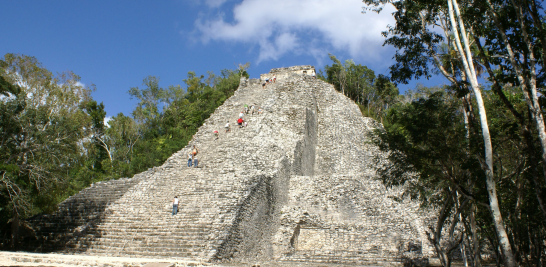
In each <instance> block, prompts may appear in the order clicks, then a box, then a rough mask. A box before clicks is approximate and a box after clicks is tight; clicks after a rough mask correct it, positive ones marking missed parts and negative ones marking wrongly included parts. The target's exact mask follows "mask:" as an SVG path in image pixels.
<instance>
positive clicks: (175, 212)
mask: <svg viewBox="0 0 546 267" xmlns="http://www.w3.org/2000/svg"><path fill="white" fill-rule="evenodd" d="M177 213H178V196H175V197H174V199H173V215H176V214H177Z"/></svg>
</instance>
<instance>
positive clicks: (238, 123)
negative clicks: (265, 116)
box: [237, 118, 245, 128]
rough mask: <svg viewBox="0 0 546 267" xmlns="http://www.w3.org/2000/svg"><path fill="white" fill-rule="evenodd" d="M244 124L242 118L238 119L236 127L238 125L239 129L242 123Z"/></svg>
mask: <svg viewBox="0 0 546 267" xmlns="http://www.w3.org/2000/svg"><path fill="white" fill-rule="evenodd" d="M244 122H245V121H244V120H243V118H239V119H238V120H237V125H239V128H243V123H244Z"/></svg>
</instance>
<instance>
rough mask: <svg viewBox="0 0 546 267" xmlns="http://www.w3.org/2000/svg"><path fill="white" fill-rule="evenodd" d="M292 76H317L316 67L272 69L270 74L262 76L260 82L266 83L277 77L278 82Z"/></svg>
mask: <svg viewBox="0 0 546 267" xmlns="http://www.w3.org/2000/svg"><path fill="white" fill-rule="evenodd" d="M292 74H297V75H307V76H316V72H315V67H314V66H311V65H304V66H293V67H287V68H276V69H272V70H271V71H270V72H269V73H265V74H261V75H260V80H261V81H262V82H265V80H266V79H271V78H273V77H276V78H277V80H279V79H281V80H282V79H286V78H288V77H289V76H290V75H292Z"/></svg>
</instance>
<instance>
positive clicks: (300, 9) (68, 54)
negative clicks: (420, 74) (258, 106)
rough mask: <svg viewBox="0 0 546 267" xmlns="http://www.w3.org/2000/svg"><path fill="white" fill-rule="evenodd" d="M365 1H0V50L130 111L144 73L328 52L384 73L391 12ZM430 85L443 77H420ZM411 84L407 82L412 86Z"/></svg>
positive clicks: (115, 109) (324, 58) (178, 75)
mask: <svg viewBox="0 0 546 267" xmlns="http://www.w3.org/2000/svg"><path fill="white" fill-rule="evenodd" d="M362 5H363V4H362V3H361V1H359V0H299V1H294V0H161V1H140V0H113V1H105V0H94V1H90V0H89V1H88V0H85V1H73V0H71V1H67V0H54V1H53V0H52V1H38V0H32V1H31V0H18V1H0V24H1V25H2V26H3V27H2V38H1V40H0V54H1V56H3V55H4V54H6V53H18V54H25V55H30V56H34V57H36V58H37V59H38V60H39V61H40V62H42V64H43V65H44V66H45V67H46V68H48V69H49V70H51V71H53V72H62V71H66V70H71V71H73V72H74V73H76V74H78V75H79V76H80V77H81V81H82V83H84V84H86V85H89V84H91V83H92V84H95V85H96V89H97V90H96V91H95V92H93V97H94V99H96V100H97V101H98V102H104V104H105V107H106V111H107V116H115V115H116V114H117V113H119V112H123V113H124V114H126V115H128V114H130V112H131V111H132V110H133V109H134V107H135V104H136V101H135V100H131V99H130V97H129V95H128V94H127V91H128V90H129V88H131V87H135V86H139V87H141V84H142V80H143V78H145V77H146V76H148V75H154V76H158V77H159V78H160V86H162V87H167V86H169V85H176V84H183V81H182V80H183V79H185V78H186V74H187V73H188V71H195V72H196V73H197V74H203V75H206V72H207V71H213V72H215V73H216V74H219V72H220V70H222V69H233V68H235V67H236V65H237V64H239V63H246V62H250V64H251V67H250V69H249V70H248V72H249V74H250V76H251V78H257V77H259V75H260V74H261V73H267V72H269V70H270V69H272V68H278V67H288V66H293V65H314V66H315V67H316V68H322V67H323V66H324V65H325V64H331V62H330V60H329V59H328V53H332V54H334V55H336V56H338V58H340V59H341V60H345V59H353V60H354V61H355V62H356V63H359V64H363V65H366V66H368V67H369V68H371V69H373V70H374V71H375V72H376V74H380V73H381V74H388V67H389V65H390V64H392V56H393V54H394V50H393V49H392V48H390V47H383V46H382V43H383V37H382V36H381V35H380V33H381V31H384V30H385V29H386V26H387V25H388V24H391V25H392V24H394V21H393V19H392V17H391V15H390V12H388V10H387V12H383V13H382V14H380V15H377V14H375V13H368V14H361V12H360V11H361V8H362ZM420 82H422V83H425V84H427V85H432V84H438V83H444V81H443V80H438V79H437V80H436V81H428V82H427V81H420ZM414 86H415V83H412V84H410V85H408V86H400V88H401V89H402V90H404V89H405V88H413V87H414Z"/></svg>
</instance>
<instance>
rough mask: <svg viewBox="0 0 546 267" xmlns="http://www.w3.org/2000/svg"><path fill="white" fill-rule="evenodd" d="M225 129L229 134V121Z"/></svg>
mask: <svg viewBox="0 0 546 267" xmlns="http://www.w3.org/2000/svg"><path fill="white" fill-rule="evenodd" d="M224 128H226V133H227V132H229V121H228V123H226V126H224Z"/></svg>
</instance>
